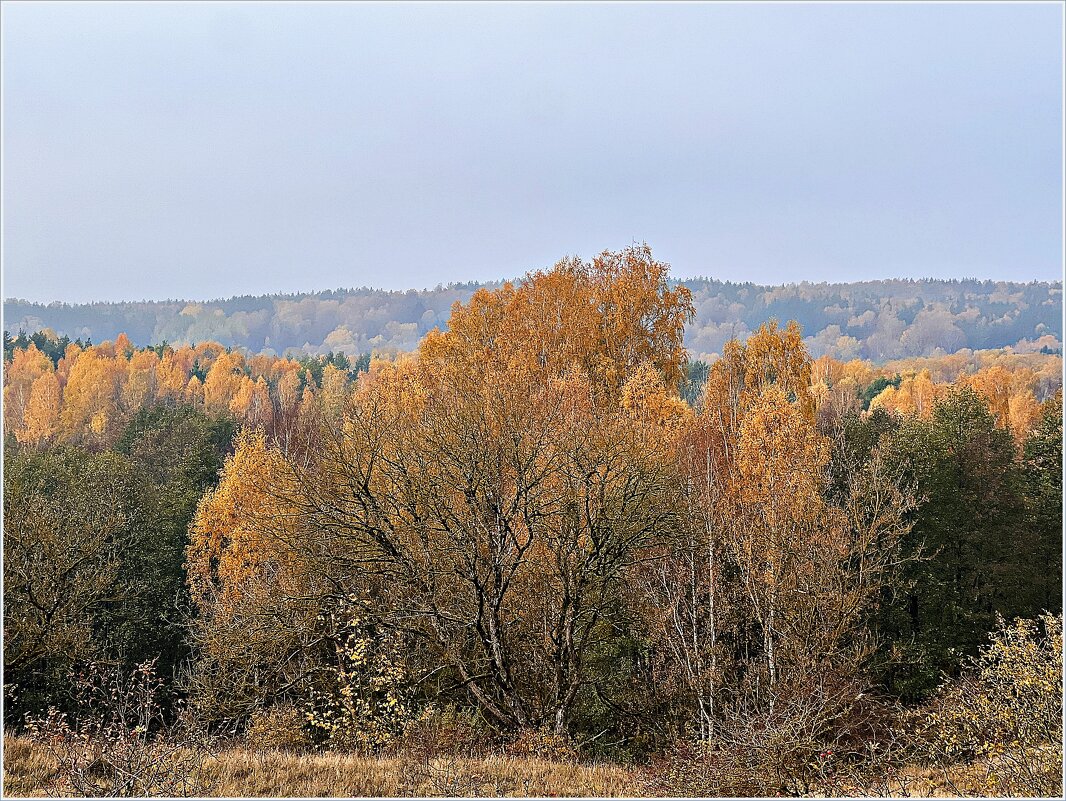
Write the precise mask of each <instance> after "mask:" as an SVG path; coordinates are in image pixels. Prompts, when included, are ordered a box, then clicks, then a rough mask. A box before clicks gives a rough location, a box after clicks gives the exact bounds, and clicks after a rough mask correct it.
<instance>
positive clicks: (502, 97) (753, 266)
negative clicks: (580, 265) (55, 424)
mask: <svg viewBox="0 0 1066 801" xmlns="http://www.w3.org/2000/svg"><path fill="white" fill-rule="evenodd" d="M1062 14H1063V12H1062V6H1061V5H1059V4H1054V3H1052V4H1033V5H1021V4H1013V3H1012V4H1003V5H991V4H983V3H982V4H974V5H962V4H946V5H932V4H930V5H900V4H887V5H870V4H858V5H847V6H845V5H841V4H835V3H834V4H826V5H797V4H786V5H763V4H756V5H690V4H683V5H669V6H664V5H605V4H594V5H575V4H559V5H537V6H534V5H522V6H518V5H513V4H509V5H498V6H486V5H482V4H472V5H366V4H358V5H342V4H335V3H330V4H298V5H283V4H254V3H238V4H209V3H188V4H185V3H174V4H155V5H150V4H146V3H132V4H127V5H104V4H90V3H62V4H55V5H47V4H29V3H4V5H3V19H2V23H3V90H4V99H3V134H4V141H3V159H4V161H3V167H4V170H3V201H4V202H3V222H4V242H3V256H4V280H5V286H4V295H5V296H7V297H12V296H18V297H25V298H28V299H31V300H53V299H63V300H68V301H83V300H103V299H140V298H166V297H185V298H213V297H218V296H228V295H233V294H259V293H263V292H275V291H307V290H315V289H325V288H334V287H338V286H360V285H373V286H382V287H387V288H408V287H424V286H432V285H435V284H437V283H438V282H443V283H447V282H448V281H463V280H471V279H494V278H500V277H506V276H513V275H518V274H521V273H522V272H524V271H525V270H527V269H529V268H531V267H541V266H546V265H549V264H551V263H553V262H554V261H556V260H557V259H558V258H560V257H562V256H565V255H568V254H578V255H582V256H586V257H588V256H591V255H593V254H595V253H596V252H598V251H600V250H602V249H604V248H612V249H614V248H618V247H622V246H624V245H626V244H629V243H630V242H632V241H633V240H638V241H639V240H646V241H647V242H648V243H649V244H650V245H651V246H652V248H653V249H654V251H655V253H656V255H657V256H658V257H660V258H662V259H664V260H666V261H669V262H670V263H671V264H672V265H673V268H674V274H675V275H677V276H691V275H697V274H702V275H711V276H715V277H720V278H725V279H733V280H754V281H758V282H763V283H777V282H783V281H800V280H805V279H806V280H814V281H821V280H828V281H837V280H857V279H860V278H879V277H889V276H911V277H921V276H937V277H962V276H977V277H991V278H1014V279H1018V280H1030V279H1035V278H1039V279H1056V278H1060V277H1061V264H1062V89H1063V87H1062V77H1061V76H1062V72H1061V59H1062V54H1063V53H1062V51H1063V43H1062V19H1063V17H1062Z"/></svg>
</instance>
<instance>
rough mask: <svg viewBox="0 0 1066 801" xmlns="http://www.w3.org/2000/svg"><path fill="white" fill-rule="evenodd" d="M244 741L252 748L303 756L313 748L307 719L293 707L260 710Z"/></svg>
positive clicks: (291, 705) (249, 725) (273, 707)
mask: <svg viewBox="0 0 1066 801" xmlns="http://www.w3.org/2000/svg"><path fill="white" fill-rule="evenodd" d="M245 738H246V739H247V741H248V744H249V745H250V746H251V747H252V748H256V749H273V750H275V751H290V752H293V753H301V752H304V751H307V750H308V749H310V748H311V746H312V744H313V743H312V740H311V735H310V734H309V733H308V731H307V719H306V716H305V715H304V714H303V713H301V712H300V710H299V709H297V708H296V706H295V705H294V704H292V703H283V704H278V705H277V706H271V707H267V708H265V709H257V710H256V711H255V712H253V713H252V716H251V718H250V720H249V721H248V729H247V731H246V732H245Z"/></svg>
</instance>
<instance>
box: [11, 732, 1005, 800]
mask: <svg viewBox="0 0 1066 801" xmlns="http://www.w3.org/2000/svg"><path fill="white" fill-rule="evenodd" d="M3 767H4V778H3V794H4V796H5V797H43V796H53V795H68V796H69V795H72V793H71V792H70V789H69V787H67V788H64V787H63V785H62V780H61V778H60V775H59V771H58V769H57V765H56V763H55V761H54V759H53V758H52V756H51V754H50V753H49V752H48V750H47V749H46V748H44V747H43V746H41V745H39V744H36V743H33V742H31V741H30V740H29V739H28V738H25V737H10V736H5V737H4V766H3ZM985 772H986V767H985V766H981V765H970V766H955V767H954V768H953V769H952V770H951V771H950V775H945V774H944V772H943V771H938V770H934V769H929V768H919V767H912V768H910V769H907V770H904V771H903V772H902V775H900V776H899V777H898V779H897V780H896V781H894V782H893V783H892V784H891V785H887V786H882V787H881V788H880V789H879V790H875V789H874V788H872V787H867V788H865V790H857V789H852V790H848V791H846V792H847V793H848V794H851V793H854V794H855V795H867V796H868V795H871V794H872V795H880V796H889V797H926V798H952V797H958V795H959V793H958V792H957V791H956V790H955V788H956V787H957V788H959V790H960V791H961V792H962V793H963V794H964V795H975V794H976V795H980V790H979V788H980V787H982V786H984V782H983V779H982V776H983V775H984V774H985ZM193 778H194V780H195V782H196V783H197V784H198V785H199V786H200V787H201V788H202V792H203V794H206V795H209V796H219V797H253V798H254V797H260V798H262V797H278V796H280V797H290V798H314V797H327V798H328V797H351V796H371V797H396V796H415V797H427V796H428V797H441V796H452V797H456V796H458V797H463V796H465V797H486V796H489V797H492V796H503V797H528V796H532V797H568V796H569V797H608V798H618V797H640V796H643V797H654V796H656V795H662V794H663V785H661V784H660V783H659V782H658V781H656V780H655V779H654V777H653V775H652V774H651V773H650V772H649V771H647V770H645V769H642V768H639V767H626V766H622V765H615V764H608V763H581V762H564V761H557V760H549V759H539V758H536V757H520V756H505V755H493V756H486V757H480V758H470V759H464V758H458V757H433V758H411V757H404V756H387V757H367V756H358V755H353V754H336V753H329V754H295V753H290V752H286V751H278V750H258V751H257V750H251V749H249V748H242V747H234V748H229V749H225V750H222V751H220V752H219V753H217V754H214V755H212V756H210V757H208V758H207V760H206V761H205V762H204V764H203V767H202V769H201V771H200V773H199V774H198V775H196V776H195V777H193ZM952 785H954V786H955V787H953V786H952ZM766 793H767V795H775V794H776V793H774V792H771V791H766ZM194 794H195V795H199V794H200V793H199V792H197V793H194ZM671 794H672V793H671ZM685 794H698V791H696V790H694V789H692V788H690V789H689V790H688V792H687V793H685ZM833 794H834V795H835V793H833ZM737 795H738V796H739V795H747V794H746V793H740V792H738V793H737ZM812 795H814V796H817V797H823V796H825V795H826V793H824V792H817V793H813V794H812Z"/></svg>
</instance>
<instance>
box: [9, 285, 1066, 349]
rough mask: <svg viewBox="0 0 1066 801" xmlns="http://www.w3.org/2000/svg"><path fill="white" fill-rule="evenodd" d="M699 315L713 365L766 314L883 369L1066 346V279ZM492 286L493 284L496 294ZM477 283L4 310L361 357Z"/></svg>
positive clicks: (692, 329) (149, 340)
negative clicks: (941, 357) (923, 359)
mask: <svg viewBox="0 0 1066 801" xmlns="http://www.w3.org/2000/svg"><path fill="white" fill-rule="evenodd" d="M681 283H683V284H685V285H686V286H688V287H689V289H691V290H692V294H693V299H694V301H695V305H696V319H695V321H694V322H693V323H691V324H690V325H689V327H688V331H687V334H686V344H687V345H688V347H689V350H690V352H691V354H692V356H693V357H694V358H703V359H711V358H714V356H715V355H716V354H717V353H718V352H720V351H721V348H722V345H723V343H724V342H725V341H726V340H728V339H729V338H730V337H731V336H733V335H734V334H735V335H736V336H738V337H740V338H741V339H744V338H745V337H746V336H747V334H748V333H749V332H750V331H751V330H753V329H754V328H756V327H757V326H758V325H759V324H760V323H762V322H764V321H765V320H767V319H768V318H770V317H776V318H777V319H778V320H782V321H783V320H792V319H794V320H797V321H798V322H799V323H800V325H802V326H803V331H804V334H805V335H806V337H807V344H808V347H809V348H810V351H811V354H812V355H813V356H820V355H823V354H829V355H831V356H834V357H836V358H840V359H850V358H855V357H858V358H864V359H873V360H875V361H881V360H885V359H892V358H899V357H904V356H926V355H931V354H933V353H935V352H937V351H938V350H940V349H942V350H943V351H945V352H948V353H953V352H956V351H958V350H961V349H963V348H971V349H982V348H1000V347H1004V346H1007V345H1010V346H1014V347H1015V348H1017V349H1019V350H1040V349H1045V350H1049V351H1057V350H1061V347H1062V283H1061V282H1055V283H1047V282H1031V283H1025V284H1023V283H1014V282H1002V281H1000V282H996V281H976V280H962V281H940V280H920V281H910V280H887V281H863V282H858V283H848V284H808V283H802V284H790V285H786V286H759V285H757V284H750V283H744V284H735V283H731V282H728V281H715V280H710V279H705V278H694V279H689V280H685V281H682V282H681ZM494 285H495V284H489V285H486V286H494ZM479 286H482V285H481V284H475V283H469V284H450V285H448V286H446V287H443V286H438V287H437V288H436V289H431V290H422V291H417V290H409V291H407V292H389V291H385V290H378V289H367V288H361V289H338V290H332V291H326V292H315V293H308V294H301V295H259V296H250V295H245V296H241V297H236V298H230V299H228V300H215V301H207V302H187V301H150V302H123V303H91V304H78V305H70V304H65V303H52V304H47V305H45V304H39V303H29V302H26V301H22V300H7V301H5V302H4V328H5V330H7V331H10V332H12V333H17V332H18V331H19V330H24V331H26V333H33V332H35V331H38V330H41V329H43V328H50V329H52V330H54V331H55V332H56V333H58V334H66V335H68V336H70V337H71V338H72V339H73V338H79V337H80V338H83V339H84V338H87V337H88V338H91V339H92V340H93V341H94V342H99V341H103V340H105V339H113V338H114V337H116V336H117V335H118V334H119V333H122V332H125V333H126V334H127V336H129V338H130V339H131V340H132V341H133V343H134V344H136V345H147V344H158V343H161V342H163V341H168V342H171V343H174V344H179V343H180V344H193V343H196V342H202V341H206V340H213V341H216V342H220V343H222V344H223V345H227V346H231V347H241V348H247V349H248V350H250V351H255V352H259V351H268V352H269V351H273V352H275V353H278V354H284V353H291V352H293V351H297V352H301V353H308V354H323V353H327V352H328V351H335V352H336V351H341V352H344V353H347V354H361V353H368V352H371V351H375V350H378V351H383V350H412V349H413V348H414V347H415V346H416V345H417V344H418V341H419V340H420V339H421V338H422V336H423V335H424V334H425V333H426V332H427V331H430V330H431V329H433V328H434V327H436V326H442V327H443V326H446V325H447V323H448V315H449V311H450V309H451V306H452V304H453V303H455V302H456V301H462V302H465V301H467V300H468V299H469V298H470V296H471V295H472V294H473V293H474V291H475V290H476V289H477V288H478V287H479Z"/></svg>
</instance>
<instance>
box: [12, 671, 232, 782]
mask: <svg viewBox="0 0 1066 801" xmlns="http://www.w3.org/2000/svg"><path fill="white" fill-rule="evenodd" d="M74 686H75V696H76V702H77V707H76V708H77V710H78V712H77V714H76V716H73V717H72V716H68V715H67V714H66V713H64V712H60V711H58V710H57V709H55V708H54V707H52V708H50V709H49V710H48V712H47V714H45V715H43V716H40V717H30V718H27V721H26V722H27V729H28V731H29V734H30V736H31V737H32V739H33V740H34V741H36V742H37V743H39V744H41V745H43V746H44V747H45V748H46V749H47V751H48V752H49V753H50V754H51V756H52V757H53V759H54V760H55V762H56V764H57V766H58V771H57V772H56V774H55V776H54V778H53V779H52V781H51V786H49V788H48V790H49V792H50V793H52V794H53V795H60V794H69V793H73V794H74V795H79V796H97V797H99V796H104V797H130V796H138V797H146V796H170V797H187V796H200V795H205V794H206V793H208V792H209V789H210V788H209V787H207V786H206V785H205V784H204V783H203V782H202V780H201V777H202V770H203V766H204V764H205V762H206V761H207V760H208V759H210V758H212V757H213V754H212V752H211V749H210V740H209V738H208V737H207V735H206V733H205V732H203V731H202V730H201V729H200V728H199V727H198V726H196V725H195V724H194V723H193V721H192V718H191V717H190V716H189V715H187V714H185V713H184V710H183V709H182V708H181V707H180V703H179V709H178V712H177V715H176V717H174V718H173V719H171V717H170V716H168V715H167V714H166V711H165V709H164V706H163V703H162V694H163V688H164V682H163V680H162V679H161V678H160V677H159V676H158V675H156V672H155V662H154V660H152V661H149V662H144V663H142V664H141V665H139V666H138V667H137V668H136V669H135V670H134V671H133V672H132V673H131V674H129V675H124V674H123V673H122V672H121V671H119V670H118V669H116V668H108V667H104V666H102V665H99V664H96V663H93V664H90V665H89V666H87V668H86V669H85V670H83V671H82V672H80V673H79V674H77V675H76V676H75V677H74Z"/></svg>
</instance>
